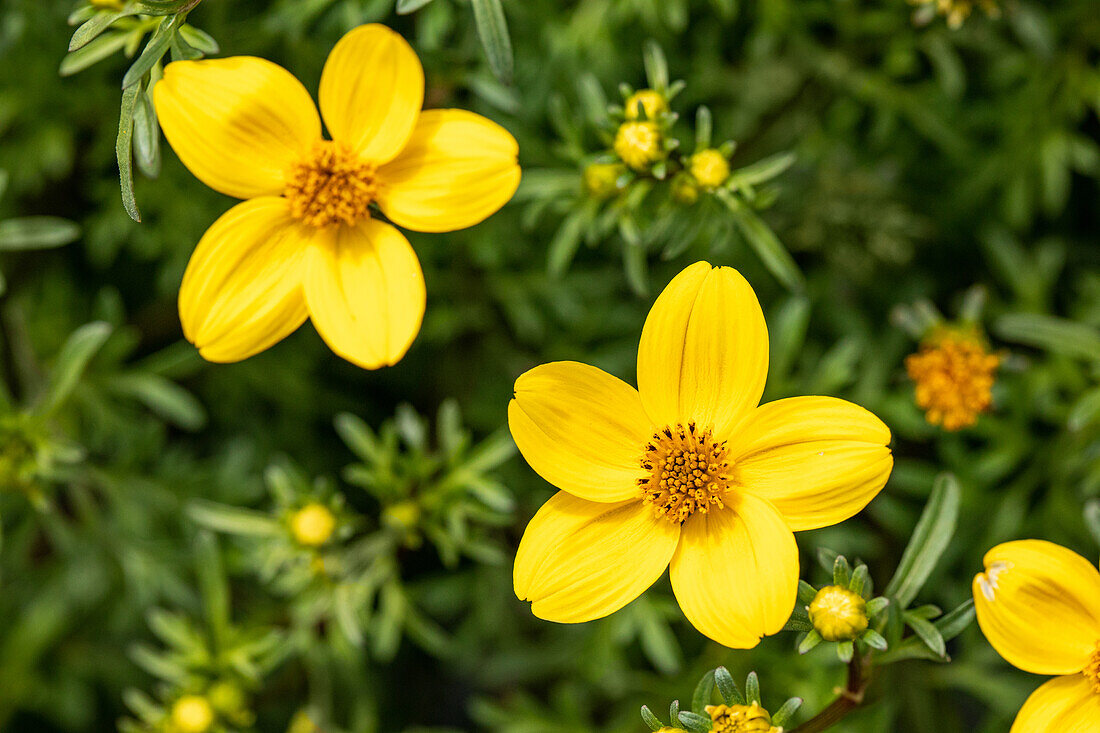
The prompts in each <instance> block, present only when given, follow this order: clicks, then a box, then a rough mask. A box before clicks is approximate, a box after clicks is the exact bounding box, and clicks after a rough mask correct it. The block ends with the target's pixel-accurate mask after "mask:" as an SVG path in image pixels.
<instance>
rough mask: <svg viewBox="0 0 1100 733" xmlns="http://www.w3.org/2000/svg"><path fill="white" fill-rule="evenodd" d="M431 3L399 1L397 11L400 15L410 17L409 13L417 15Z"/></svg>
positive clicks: (420, 0)
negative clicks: (416, 13)
mask: <svg viewBox="0 0 1100 733" xmlns="http://www.w3.org/2000/svg"><path fill="white" fill-rule="evenodd" d="M430 2H432V0H397V7H396V9H395V10H396V12H397V14H398V15H408V14H409V13H415V12H416V11H417V10H420V9H421V8H423V7H424V6H426V5H428V4H429V3H430Z"/></svg>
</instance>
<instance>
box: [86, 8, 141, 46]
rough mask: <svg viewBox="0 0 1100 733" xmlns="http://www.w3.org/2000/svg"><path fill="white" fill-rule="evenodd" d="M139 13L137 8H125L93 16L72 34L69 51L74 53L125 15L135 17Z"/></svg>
mask: <svg viewBox="0 0 1100 733" xmlns="http://www.w3.org/2000/svg"><path fill="white" fill-rule="evenodd" d="M139 12H141V11H140V10H138V9H137V8H126V9H124V10H116V11H113V12H104V13H99V14H97V15H95V16H93V17H92V18H91V19H89V20H88V21H86V22H85V23H84V24H83V25H81V26H80V27H79V28H77V29H76V31H74V32H73V37H72V38H71V39H69V51H76V50H77V49H79V48H80V47H82V46H84V45H86V44H88V43H90V42H91V41H92V40H93V39H94V38H96V37H97V36H98V35H99V34H100V33H102V32H103V31H105V30H107V29H108V28H110V27H111V24H113V23H114V22H115V21H116V20H118V19H119V18H123V17H126V16H127V15H136V14H137V13H139Z"/></svg>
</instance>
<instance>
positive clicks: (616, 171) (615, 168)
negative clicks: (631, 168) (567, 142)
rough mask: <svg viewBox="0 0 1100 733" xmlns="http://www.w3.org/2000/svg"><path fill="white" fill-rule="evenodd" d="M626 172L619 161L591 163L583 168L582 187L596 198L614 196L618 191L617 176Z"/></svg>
mask: <svg viewBox="0 0 1100 733" xmlns="http://www.w3.org/2000/svg"><path fill="white" fill-rule="evenodd" d="M624 172H626V166H624V165H621V164H620V163H592V164H591V165H589V166H588V167H587V168H585V169H584V188H585V190H586V191H588V193H589V194H590V195H592V196H594V197H596V198H598V199H605V198H608V197H610V196H614V195H615V194H616V193H618V192H619V176H621V175H622V174H623V173H624Z"/></svg>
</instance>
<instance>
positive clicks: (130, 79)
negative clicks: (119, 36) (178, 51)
mask: <svg viewBox="0 0 1100 733" xmlns="http://www.w3.org/2000/svg"><path fill="white" fill-rule="evenodd" d="M181 25H183V18H182V17H181V16H179V15H175V16H172V17H171V18H167V19H165V20H162V21H161V22H160V25H158V26H157V28H156V30H154V31H153V34H152V35H151V36H149V42H148V43H146V44H145V49H144V50H143V51H142V52H141V55H139V56H138V57H137V59H136V60H135V61H134V63H133V64H131V66H130V68H129V69H127V70H126V74H125V76H123V77H122V88H123V89H129V88H130V87H133V86H136V85H137V83H138V82H140V81H141V79H142V77H144V76H145V74H146V73H147V72H148V71H150V70H151V69H152V68H153V66H155V65H156V63H157V62H158V61H160V60H161V58H162V57H163V56H164V54H165V53H166V52H167V51H168V47H169V46H170V45H171V43H172V37H173V36H175V34H176V31H177V30H179V27H180V26H181Z"/></svg>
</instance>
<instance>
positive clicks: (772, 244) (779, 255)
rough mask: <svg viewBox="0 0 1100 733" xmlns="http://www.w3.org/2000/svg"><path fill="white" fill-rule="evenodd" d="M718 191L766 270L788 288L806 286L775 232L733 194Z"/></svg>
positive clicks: (719, 196) (796, 289)
mask: <svg viewBox="0 0 1100 733" xmlns="http://www.w3.org/2000/svg"><path fill="white" fill-rule="evenodd" d="M717 195H718V198H719V199H720V200H722V201H723V202H724V203H725V204H726V206H727V207H728V208H729V210H730V211H731V212H732V213H733V221H734V223H735V224H737V228H738V230H740V232H741V234H742V235H743V236H744V238H745V241H746V242H748V244H749V246H750V247H752V249H753V251H754V252H756V256H757V257H759V258H760V260H761V262H763V263H764V267H766V268H768V272H770V273H771V274H772V275H773V276H774V277H775V279H776V280H778V281H779V282H780V283H782V284H783V286H784V287H786V288H787V289H788V290H792V291H801V290H802V289H803V288H804V286H805V281H804V279H803V277H802V271H801V270H799V269H798V265H797V264H796V263H795V261H794V258H793V257H791V254H790V252H788V251H787V249H786V248H785V247H784V246H783V245H782V244H781V243H780V241H779V238H778V237H776V236H775V232H773V231H772V230H771V228H770V227H769V226H768V225H767V224H765V223H764V221H763V220H762V219H761V218H760V217H759V216H757V215H756V213H755V212H754V211H753V210H752V209H750V208H749V207H748V206H746V205H745V204H743V203H741V202H740V201H738V200H737V199H736V198H734V196H733V194H731V193H729V192H728V191H722V190H720V191H718V192H717Z"/></svg>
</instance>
